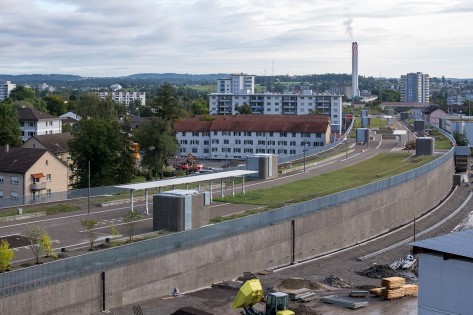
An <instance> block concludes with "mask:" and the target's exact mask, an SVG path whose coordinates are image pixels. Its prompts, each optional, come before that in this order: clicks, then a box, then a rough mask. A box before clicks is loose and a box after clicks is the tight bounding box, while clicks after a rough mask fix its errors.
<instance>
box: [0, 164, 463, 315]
mask: <svg viewBox="0 0 473 315" xmlns="http://www.w3.org/2000/svg"><path fill="white" fill-rule="evenodd" d="M453 170H454V163H453V159H450V160H449V161H448V162H447V163H445V164H444V165H442V166H441V167H439V168H437V169H436V170H434V171H432V172H430V173H429V174H427V175H424V176H421V177H419V178H417V179H415V180H412V181H410V182H407V183H405V184H403V185H399V186H397V187H394V188H391V189H389V190H386V191H383V192H380V193H377V194H373V195H370V196H367V197H365V198H362V199H359V200H354V201H352V202H349V203H346V204H343V205H340V206H337V207H334V208H331V209H327V210H324V211H320V212H316V213H314V214H311V215H308V216H305V217H302V218H298V219H296V220H294V221H287V222H283V223H281V224H276V225H273V226H270V227H266V228H262V229H258V230H256V231H253V232H249V233H245V234H242V235H238V236H233V237H229V238H226V239H222V240H219V241H216V242H213V243H210V244H206V245H201V246H198V247H193V248H187V249H182V250H180V251H178V252H174V253H171V254H167V255H164V256H161V257H157V258H153V259H149V260H146V261H142V262H138V263H135V264H132V265H126V266H122V267H119V268H115V269H112V270H108V271H106V308H115V307H119V306H122V305H126V304H131V303H137V302H140V301H143V300H146V299H150V298H155V297H159V296H163V295H167V294H169V293H170V292H171V291H172V290H173V289H174V288H176V287H177V288H179V290H180V291H181V292H184V291H188V290H193V289H197V288H201V287H204V286H208V285H210V284H211V283H213V282H217V281H221V280H224V279H230V278H235V277H237V276H239V275H241V274H242V272H243V271H258V270H263V269H265V268H269V267H274V266H281V265H287V264H290V263H291V261H292V259H293V253H294V254H295V256H294V258H295V261H300V260H304V259H307V258H309V257H313V256H317V255H320V254H323V253H325V252H331V251H334V250H337V249H340V248H344V247H347V246H350V245H353V244H355V243H356V242H360V241H363V240H366V239H369V238H372V237H374V236H376V235H378V234H381V233H384V232H386V231H388V230H389V229H391V228H394V227H397V226H399V225H402V224H405V223H408V222H409V221H411V220H412V219H413V218H414V216H416V217H418V216H420V215H421V214H423V213H425V212H426V211H427V210H428V209H431V208H433V207H434V206H435V205H437V204H438V203H439V201H440V200H441V199H443V198H444V197H445V196H446V195H447V193H448V192H449V190H450V189H451V187H452V181H453V177H452V175H453ZM293 233H294V235H295V239H294V244H295V248H294V249H293V239H292V235H293ZM101 303H102V291H101V279H100V274H99V273H97V274H93V275H90V276H86V277H81V278H78V279H72V280H69V281H65V282H62V283H58V284H52V285H50V286H47V287H42V288H38V289H35V290H31V291H28V292H24V293H20V294H16V295H12V296H8V297H5V298H2V299H0V314H2V315H3V314H4V315H6V314H12V315H13V314H46V313H47V314H90V313H92V312H98V311H100V310H101V305H102V304H101Z"/></svg>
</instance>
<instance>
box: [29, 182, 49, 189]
mask: <svg viewBox="0 0 473 315" xmlns="http://www.w3.org/2000/svg"><path fill="white" fill-rule="evenodd" d="M30 189H31V190H43V189H46V183H37V184H31V185H30Z"/></svg>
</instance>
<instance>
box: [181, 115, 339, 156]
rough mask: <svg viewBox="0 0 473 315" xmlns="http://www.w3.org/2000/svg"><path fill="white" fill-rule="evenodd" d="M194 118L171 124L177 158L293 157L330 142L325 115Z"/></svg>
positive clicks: (329, 132)
mask: <svg viewBox="0 0 473 315" xmlns="http://www.w3.org/2000/svg"><path fill="white" fill-rule="evenodd" d="M211 118H213V119H209V117H208V116H207V117H205V116H195V117H193V118H187V119H181V120H179V121H177V122H176V123H175V124H174V129H175V130H176V138H177V141H178V143H179V146H180V149H179V152H177V154H178V155H180V156H187V155H188V154H192V155H194V156H196V157H199V158H214V159H226V158H228V159H242V158H245V157H246V156H248V155H253V154H257V153H270V154H277V155H278V156H286V155H293V154H298V153H302V152H304V150H309V149H311V148H313V147H321V146H324V145H326V144H328V143H329V142H330V135H331V128H330V120H329V117H328V116H325V115H302V116H286V115H230V116H214V117H211Z"/></svg>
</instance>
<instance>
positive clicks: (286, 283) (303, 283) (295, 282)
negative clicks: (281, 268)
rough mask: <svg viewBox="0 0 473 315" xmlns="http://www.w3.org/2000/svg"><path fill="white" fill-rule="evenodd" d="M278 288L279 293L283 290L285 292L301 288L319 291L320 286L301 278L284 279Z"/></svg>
mask: <svg viewBox="0 0 473 315" xmlns="http://www.w3.org/2000/svg"><path fill="white" fill-rule="evenodd" d="M278 288H279V289H280V290H281V291H284V289H287V290H297V289H301V288H307V289H311V290H318V289H321V287H320V285H319V284H318V283H317V282H312V281H309V280H306V279H303V278H289V279H284V280H283V281H282V282H281V283H280V284H279V285H278Z"/></svg>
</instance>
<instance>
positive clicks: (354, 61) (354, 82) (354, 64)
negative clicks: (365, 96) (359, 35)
mask: <svg viewBox="0 0 473 315" xmlns="http://www.w3.org/2000/svg"><path fill="white" fill-rule="evenodd" d="M351 88H352V93H351V95H352V99H355V98H359V97H360V89H359V88H358V43H357V42H353V43H352V44H351Z"/></svg>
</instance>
